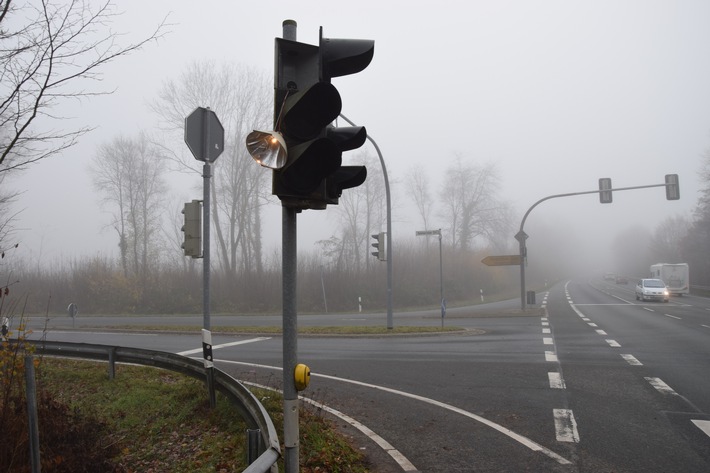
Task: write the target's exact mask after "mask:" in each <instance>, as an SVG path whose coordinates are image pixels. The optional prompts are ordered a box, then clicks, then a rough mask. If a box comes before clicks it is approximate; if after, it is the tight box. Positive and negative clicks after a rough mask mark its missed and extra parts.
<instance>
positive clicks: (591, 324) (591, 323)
mask: <svg viewBox="0 0 710 473" xmlns="http://www.w3.org/2000/svg"><path fill="white" fill-rule="evenodd" d="M587 325H589V326H590V327H599V325H597V324H595V323H594V322H589V323H588V324H587Z"/></svg>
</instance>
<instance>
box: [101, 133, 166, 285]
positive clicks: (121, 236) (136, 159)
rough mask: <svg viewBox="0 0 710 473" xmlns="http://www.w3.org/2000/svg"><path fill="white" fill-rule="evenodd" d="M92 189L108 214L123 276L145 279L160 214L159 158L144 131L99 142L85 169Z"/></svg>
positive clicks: (153, 258)
mask: <svg viewBox="0 0 710 473" xmlns="http://www.w3.org/2000/svg"><path fill="white" fill-rule="evenodd" d="M91 172H92V174H93V179H94V185H95V187H96V190H97V191H98V192H99V193H100V194H101V196H102V198H103V203H104V206H105V207H107V208H109V209H110V210H109V211H110V212H111V216H112V221H111V224H110V225H111V226H112V227H113V228H114V230H115V231H116V233H117V234H118V241H119V243H118V246H119V250H120V258H121V266H122V268H123V271H124V275H126V276H127V277H128V276H129V275H136V276H138V277H139V279H140V280H141V281H145V279H146V278H147V275H148V273H149V270H150V267H151V266H152V262H153V261H156V260H158V249H159V247H160V245H159V241H158V237H159V234H160V230H161V223H162V215H163V213H164V212H163V203H164V202H163V196H164V195H165V192H166V189H167V187H166V185H165V182H164V179H163V175H162V173H163V165H162V158H161V156H160V154H159V153H158V152H157V151H156V149H155V148H154V147H153V146H152V145H151V143H150V141H149V140H148V138H147V136H146V135H143V134H141V135H140V136H139V137H138V138H137V139H131V138H125V137H118V138H115V139H114V140H113V141H111V142H110V143H104V144H103V145H101V146H100V147H99V150H98V152H97V155H96V159H95V160H94V163H93V166H92V168H91Z"/></svg>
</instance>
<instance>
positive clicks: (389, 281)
mask: <svg viewBox="0 0 710 473" xmlns="http://www.w3.org/2000/svg"><path fill="white" fill-rule="evenodd" d="M340 118H342V119H343V120H345V121H346V122H348V123H349V124H350V125H352V126H357V125H355V123H353V122H352V121H350V120H349V119H348V117H346V116H345V115H343V114H342V113H341V114H340ZM367 139H368V140H370V143H372V145H373V146H374V147H375V151H377V156H378V157H379V158H380V165H381V166H382V176H383V177H384V179H385V195H386V198H387V243H386V245H387V248H386V250H385V255H386V257H387V328H388V329H390V330H391V329H392V328H394V320H393V315H392V253H393V251H392V197H391V195H390V181H389V179H388V177H387V166H385V158H383V157H382V152H381V151H380V147H379V146H377V143H375V140H373V139H372V137H371V136H370V135H369V134H368V135H367Z"/></svg>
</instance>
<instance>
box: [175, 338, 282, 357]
mask: <svg viewBox="0 0 710 473" xmlns="http://www.w3.org/2000/svg"><path fill="white" fill-rule="evenodd" d="M264 340H271V337H257V338H250V339H248V340H239V341H237V342H229V343H222V344H221V345H212V350H217V349H219V348H227V347H234V346H237V345H244V344H246V343H254V342H263V341H264ZM195 353H202V348H195V349H194V350H186V351H181V352H180V353H178V355H182V356H188V355H194V354H195Z"/></svg>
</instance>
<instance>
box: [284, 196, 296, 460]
mask: <svg viewBox="0 0 710 473" xmlns="http://www.w3.org/2000/svg"><path fill="white" fill-rule="evenodd" d="M296 215H297V212H296V210H295V209H293V208H290V207H285V206H283V207H282V236H281V239H282V243H281V244H282V246H281V250H282V256H281V257H282V261H281V264H282V268H283V269H282V272H283V274H282V278H283V281H282V282H283V288H282V291H283V292H282V300H283V309H282V310H283V396H284V447H285V448H284V468H285V470H286V472H287V473H296V472H298V471H299V469H298V456H299V454H298V437H299V434H298V391H297V390H296V381H295V378H294V372H295V370H296V364H297V363H298V361H297V357H298V314H297V304H296V274H297V273H296V267H297V258H296V257H297V246H298V245H297V241H296V234H297V232H296V229H297V225H296Z"/></svg>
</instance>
